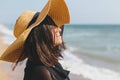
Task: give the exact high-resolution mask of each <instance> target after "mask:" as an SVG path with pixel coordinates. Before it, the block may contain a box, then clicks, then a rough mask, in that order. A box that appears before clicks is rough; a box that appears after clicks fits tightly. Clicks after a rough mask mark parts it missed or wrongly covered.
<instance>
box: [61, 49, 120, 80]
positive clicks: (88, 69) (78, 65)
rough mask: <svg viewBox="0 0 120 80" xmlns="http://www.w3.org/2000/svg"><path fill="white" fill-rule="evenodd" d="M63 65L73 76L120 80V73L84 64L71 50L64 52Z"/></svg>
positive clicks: (95, 79) (94, 79)
mask: <svg viewBox="0 0 120 80" xmlns="http://www.w3.org/2000/svg"><path fill="white" fill-rule="evenodd" d="M60 62H61V63H62V65H63V66H64V67H65V68H66V69H68V70H70V71H71V73H73V74H77V75H83V76H84V77H86V78H89V79H92V80H120V73H119V72H115V71H113V70H111V69H108V68H104V67H95V66H93V65H89V64H87V63H85V62H84V60H82V59H80V58H79V57H77V56H76V55H74V54H73V53H72V51H71V50H70V49H67V50H66V51H64V59H63V60H61V61H60Z"/></svg>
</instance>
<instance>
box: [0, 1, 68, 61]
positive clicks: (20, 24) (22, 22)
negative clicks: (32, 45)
mask: <svg viewBox="0 0 120 80" xmlns="http://www.w3.org/2000/svg"><path fill="white" fill-rule="evenodd" d="M35 13H36V12H34V11H25V12H23V13H22V14H21V15H20V16H19V18H18V19H17V21H16V24H15V26H14V35H15V37H16V40H15V41H14V42H13V43H12V44H11V45H10V46H9V47H8V48H7V49H6V51H5V52H4V53H3V54H2V55H1V56H0V60H3V61H8V62H16V61H17V60H18V58H19V57H20V55H21V53H22V50H23V45H24V42H25V40H26V39H27V37H28V35H29V33H30V31H31V30H32V29H33V28H34V27H36V26H37V25H38V24H40V23H41V22H42V21H43V20H44V18H45V17H46V16H47V15H49V16H50V17H51V18H52V19H53V21H54V22H55V24H56V25H57V26H58V27H60V26H61V25H63V24H66V23H69V22H70V17H69V11H68V8H67V5H66V3H65V1H64V0H49V1H48V3H47V4H46V5H45V7H44V8H43V9H42V11H41V12H40V14H39V15H38V17H37V19H36V21H35V22H34V23H33V24H32V25H30V26H29V28H27V26H28V24H29V23H30V21H31V20H32V18H33V16H34V15H35ZM26 28H27V29H26ZM25 58H26V57H24V58H23V59H22V60H24V59H25Z"/></svg>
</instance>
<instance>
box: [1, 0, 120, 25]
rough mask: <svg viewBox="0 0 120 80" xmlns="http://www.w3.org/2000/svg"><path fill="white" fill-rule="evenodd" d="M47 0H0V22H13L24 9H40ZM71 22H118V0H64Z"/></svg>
mask: <svg viewBox="0 0 120 80" xmlns="http://www.w3.org/2000/svg"><path fill="white" fill-rule="evenodd" d="M47 1H48V0H0V23H8V24H10V23H11V24H14V23H15V21H16V19H17V18H18V16H19V15H20V14H21V13H22V12H23V11H25V10H34V11H41V9H42V8H43V7H44V6H45V4H46V3H47ZM65 1H66V3H67V5H68V8H69V11H70V23H71V24H120V0H65Z"/></svg>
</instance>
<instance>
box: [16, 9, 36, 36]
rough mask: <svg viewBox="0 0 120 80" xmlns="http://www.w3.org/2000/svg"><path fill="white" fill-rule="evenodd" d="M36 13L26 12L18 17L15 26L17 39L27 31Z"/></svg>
mask: <svg viewBox="0 0 120 80" xmlns="http://www.w3.org/2000/svg"><path fill="white" fill-rule="evenodd" d="M35 13H36V12H35V11H25V12H23V13H22V14H21V15H20V16H19V17H18V19H17V20H16V24H15V26H14V36H15V37H16V38H17V37H19V36H20V35H21V34H22V33H23V32H24V31H25V30H26V28H27V26H28V24H29V23H30V21H31V20H32V18H33V16H34V15H35Z"/></svg>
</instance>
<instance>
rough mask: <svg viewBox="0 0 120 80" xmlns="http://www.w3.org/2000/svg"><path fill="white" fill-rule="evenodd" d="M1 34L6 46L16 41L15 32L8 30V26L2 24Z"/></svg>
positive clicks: (0, 27)
mask: <svg viewBox="0 0 120 80" xmlns="http://www.w3.org/2000/svg"><path fill="white" fill-rule="evenodd" d="M0 32H1V33H2V34H3V41H4V42H5V43H6V44H11V43H12V42H13V41H14V40H15V37H14V36H13V31H12V30H10V29H8V28H7V26H4V25H2V24H0Z"/></svg>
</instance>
